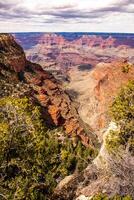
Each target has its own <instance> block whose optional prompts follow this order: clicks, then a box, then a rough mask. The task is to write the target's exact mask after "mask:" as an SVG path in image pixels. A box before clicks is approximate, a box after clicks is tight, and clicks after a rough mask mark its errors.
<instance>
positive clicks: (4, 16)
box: [0, 0, 134, 32]
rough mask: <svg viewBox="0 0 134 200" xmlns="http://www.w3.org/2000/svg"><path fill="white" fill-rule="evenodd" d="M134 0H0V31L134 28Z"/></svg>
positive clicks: (113, 29)
mask: <svg viewBox="0 0 134 200" xmlns="http://www.w3.org/2000/svg"><path fill="white" fill-rule="evenodd" d="M133 12H134V0H103V1H102V0H66V1H65V0H44V1H43V0H38V1H37V0H22V1H21V0H12V1H9V0H5V1H4V2H3V0H0V32H16V31H19V32H20V31H22V32H23V31H49V32H50V31H99V32H103V31H104V32H134V26H133V21H134V14H133Z"/></svg>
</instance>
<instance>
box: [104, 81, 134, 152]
mask: <svg viewBox="0 0 134 200" xmlns="http://www.w3.org/2000/svg"><path fill="white" fill-rule="evenodd" d="M111 115H112V118H113V120H114V121H115V122H116V124H117V125H118V127H119V130H118V131H111V132H110V134H109V135H108V136H107V138H106V147H107V149H108V151H109V152H115V150H116V151H117V149H119V148H123V149H125V148H126V147H128V148H129V150H130V152H131V153H134V81H130V82H129V83H128V85H127V86H126V87H124V88H123V89H122V90H121V91H120V93H119V95H118V97H117V98H116V99H115V101H114V102H113V105H112V107H111Z"/></svg>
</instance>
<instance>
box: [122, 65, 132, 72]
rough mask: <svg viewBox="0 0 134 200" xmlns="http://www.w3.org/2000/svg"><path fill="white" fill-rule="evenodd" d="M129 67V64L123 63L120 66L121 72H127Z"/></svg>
mask: <svg viewBox="0 0 134 200" xmlns="http://www.w3.org/2000/svg"><path fill="white" fill-rule="evenodd" d="M130 68H131V65H130V64H128V63H127V64H124V65H123V67H122V72H123V73H128V72H129V70H130Z"/></svg>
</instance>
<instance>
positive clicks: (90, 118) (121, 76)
mask: <svg viewBox="0 0 134 200" xmlns="http://www.w3.org/2000/svg"><path fill="white" fill-rule="evenodd" d="M69 75H70V77H71V78H70V83H69V84H68V87H67V91H68V93H72V94H74V97H75V98H74V100H75V101H76V102H78V104H79V109H78V111H79V115H80V117H81V118H82V120H83V121H85V122H86V123H87V124H90V126H91V127H92V128H93V129H94V131H96V132H97V133H98V136H99V137H100V136H101V135H102V134H101V131H102V130H103V128H105V127H106V126H107V125H108V122H109V117H108V110H109V106H110V105H111V103H112V101H113V100H114V98H115V96H116V94H117V93H118V91H119V90H120V88H121V87H122V86H123V85H124V84H126V83H127V82H128V80H133V78H134V66H133V64H131V63H128V62H127V61H126V60H120V61H119V60H118V61H113V62H111V63H99V64H98V65H96V66H95V67H94V68H93V69H92V70H85V71H84V70H80V69H78V68H74V69H72V70H70V74H69ZM72 96H73V95H72Z"/></svg>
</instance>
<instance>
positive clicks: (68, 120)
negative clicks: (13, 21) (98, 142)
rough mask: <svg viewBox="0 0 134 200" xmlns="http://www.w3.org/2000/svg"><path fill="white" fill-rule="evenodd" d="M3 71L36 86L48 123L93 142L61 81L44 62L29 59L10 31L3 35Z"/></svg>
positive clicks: (86, 142)
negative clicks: (40, 63) (57, 79)
mask: <svg viewBox="0 0 134 200" xmlns="http://www.w3.org/2000/svg"><path fill="white" fill-rule="evenodd" d="M8 72H10V75H8ZM0 73H1V74H2V75H3V76H8V78H9V79H10V80H11V81H13V79H12V77H11V76H15V77H16V80H17V81H18V82H19V81H23V82H25V83H26V84H28V85H29V86H30V87H31V88H32V95H33V98H34V99H35V101H36V102H38V103H39V104H40V105H41V106H42V110H43V112H42V113H43V117H44V119H45V120H46V122H47V125H48V126H63V127H64V128H65V131H66V133H67V134H69V135H70V136H71V135H72V134H75V135H77V136H78V137H79V138H81V140H82V142H83V144H84V145H89V138H88V136H86V134H85V131H84V129H83V128H82V124H81V123H80V122H79V117H78V114H77V111H76V109H75V107H74V106H73V104H72V102H71V100H70V98H69V97H68V96H67V94H66V93H65V92H64V91H63V90H62V88H61V86H60V84H59V82H58V81H56V79H55V78H54V77H53V76H52V75H51V74H50V73H48V72H46V71H44V70H43V69H42V67H41V66H40V65H37V64H33V63H31V62H29V61H27V60H26V58H25V54H24V52H23V50H22V48H21V47H20V46H19V45H18V44H17V43H16V42H15V41H14V39H13V37H12V36H10V35H8V34H1V35H0Z"/></svg>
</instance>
